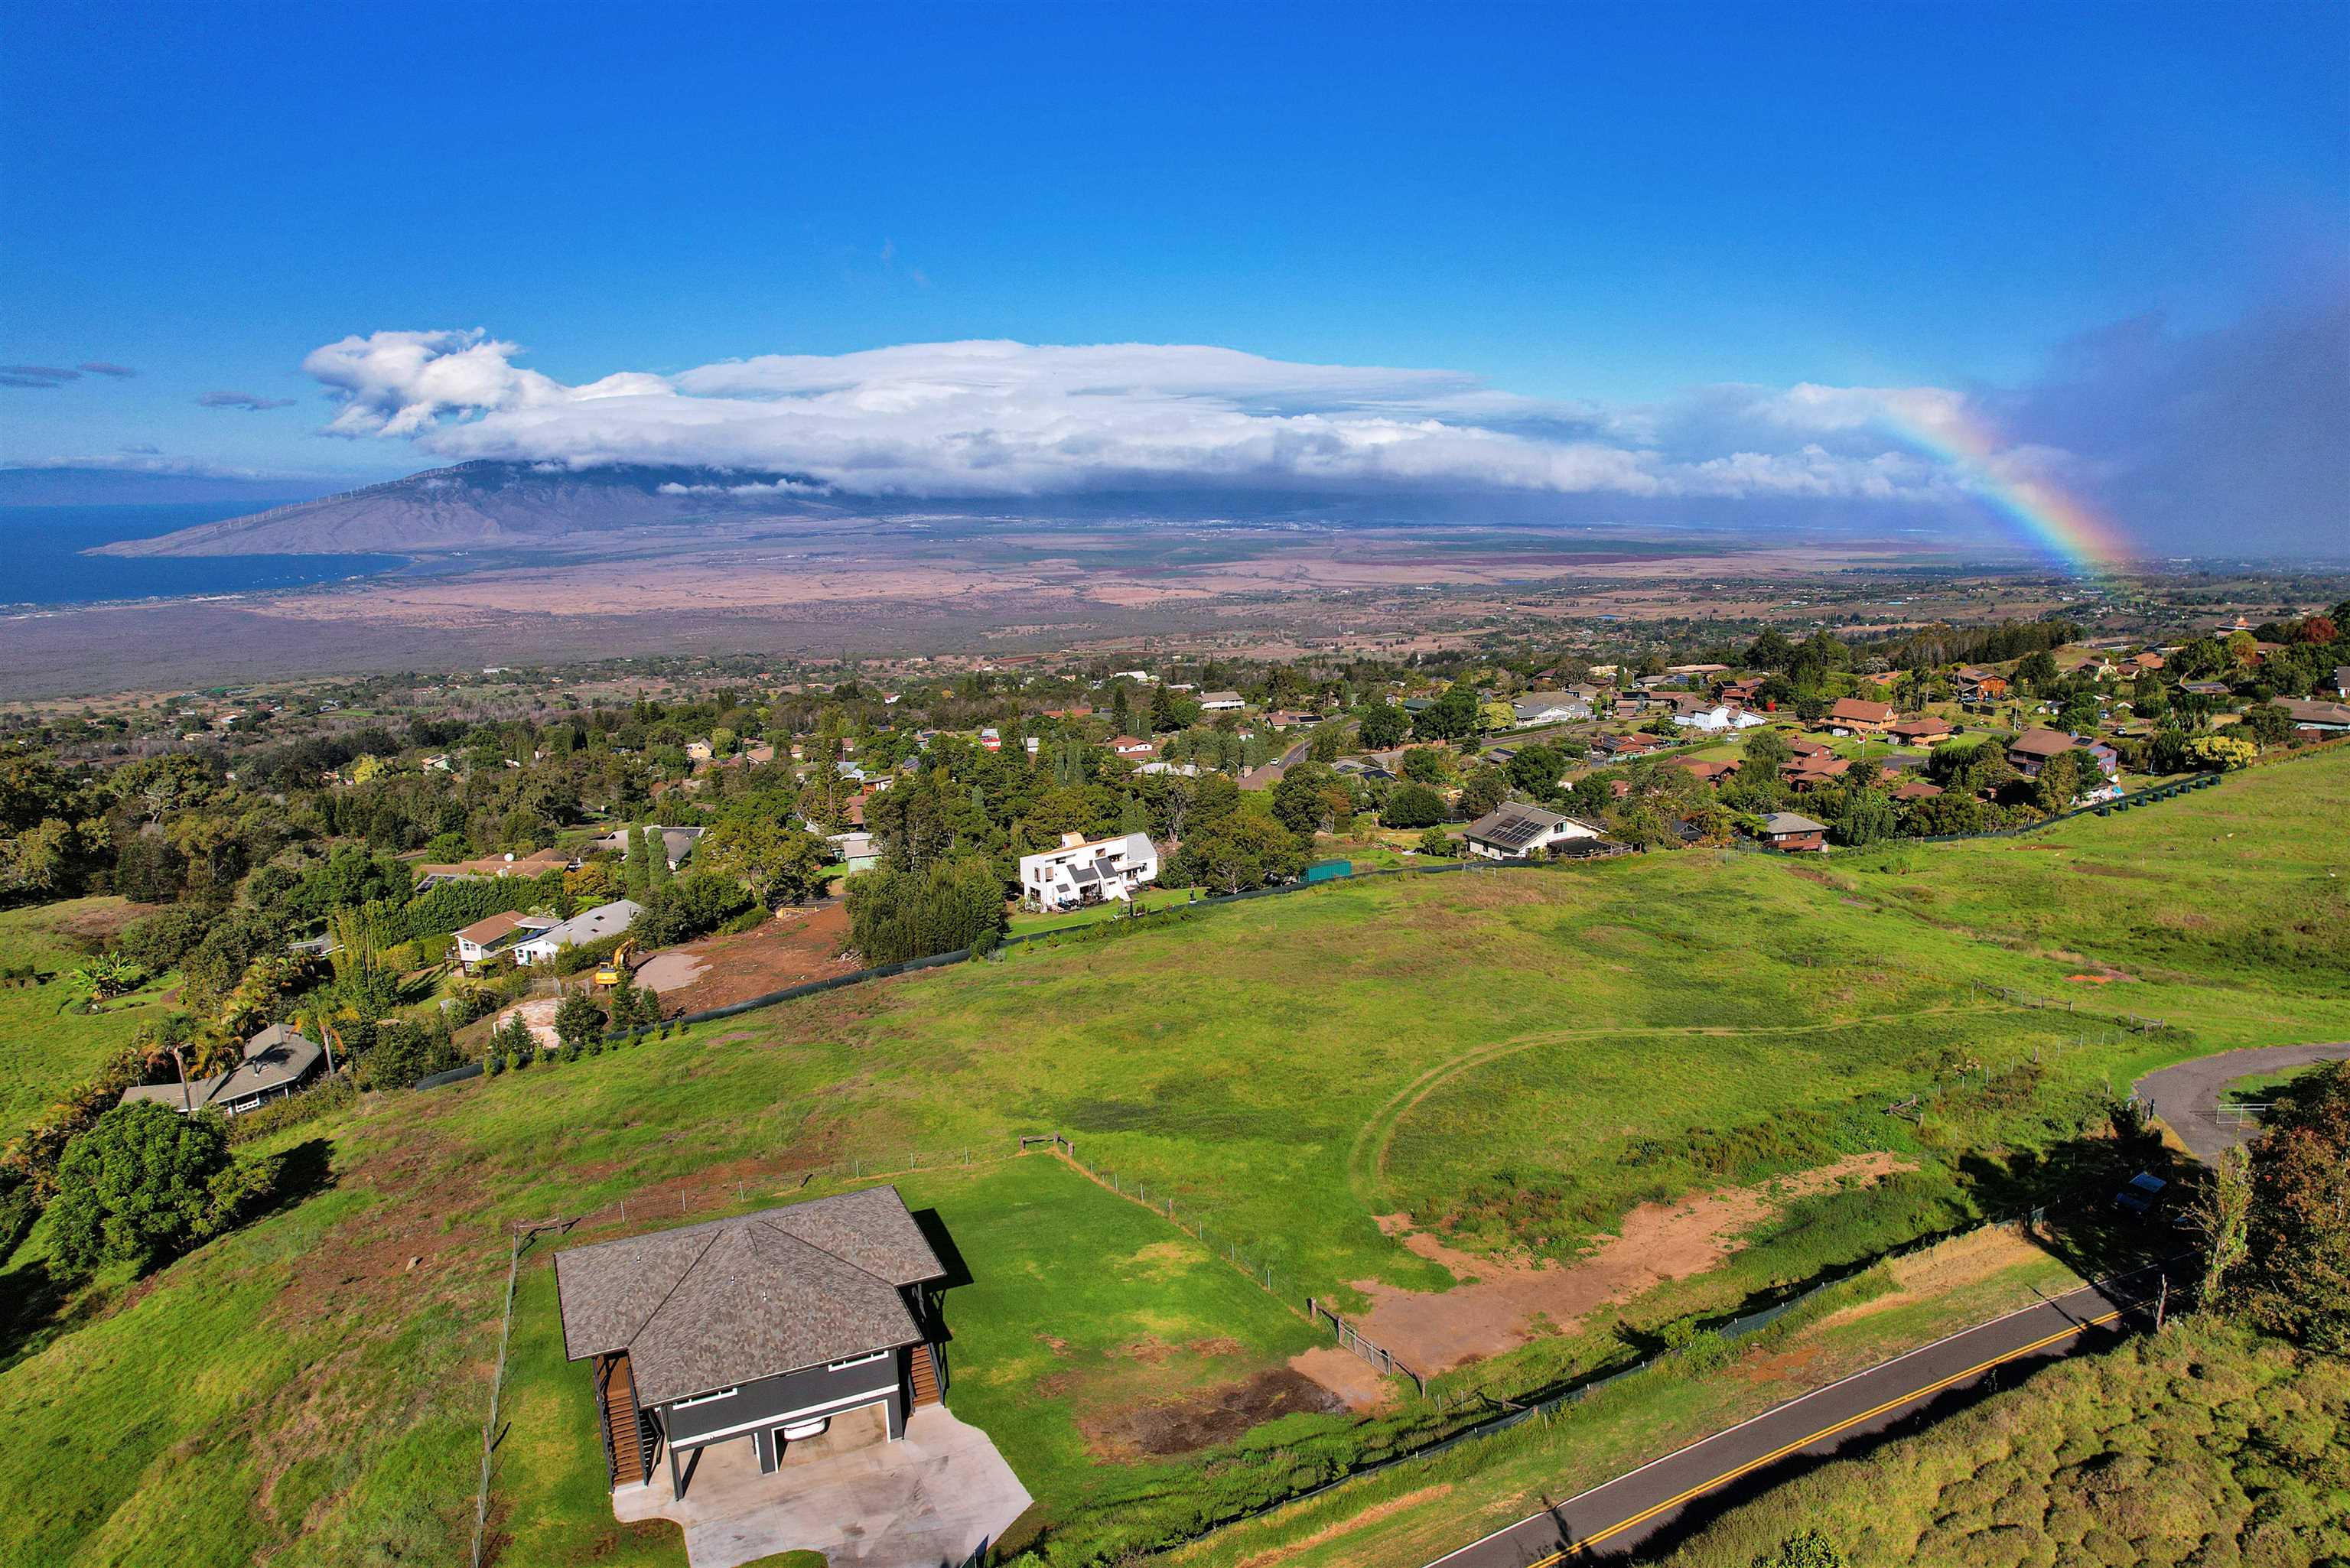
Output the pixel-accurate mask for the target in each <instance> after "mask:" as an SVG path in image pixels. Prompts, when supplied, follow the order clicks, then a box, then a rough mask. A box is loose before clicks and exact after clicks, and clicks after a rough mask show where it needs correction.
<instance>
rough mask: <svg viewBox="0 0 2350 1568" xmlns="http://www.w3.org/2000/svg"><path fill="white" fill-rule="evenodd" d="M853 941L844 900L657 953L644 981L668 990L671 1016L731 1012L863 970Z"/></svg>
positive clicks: (665, 1005)
mask: <svg viewBox="0 0 2350 1568" xmlns="http://www.w3.org/2000/svg"><path fill="white" fill-rule="evenodd" d="M847 940H848V908H847V905H845V904H843V903H842V902H840V900H838V899H837V898H836V899H833V900H831V901H829V902H827V903H822V904H810V905H806V906H805V907H803V908H799V909H785V911H784V912H783V913H782V914H780V915H777V916H776V917H775V919H772V920H769V921H767V922H765V923H764V925H761V926H759V927H758V928H756V929H753V930H748V931H737V932H736V933H734V934H733V935H732V936H720V937H703V938H702V939H700V940H696V941H691V942H688V943H686V944H685V946H683V947H681V948H672V949H671V950H669V951H667V952H663V953H657V954H655V955H654V956H653V957H652V958H651V959H650V960H649V961H647V962H646V963H645V965H644V967H643V968H641V969H639V971H637V983H638V984H639V985H650V986H651V987H652V988H653V989H654V990H655V991H658V992H660V1000H661V1012H663V1013H678V1012H702V1011H704V1010H706V1009H709V1008H712V1007H729V1006H732V1005H733V1003H735V1002H748V1001H750V1000H751V999H752V998H753V997H754V996H764V995H766V994H767V993H768V992H771V991H781V990H783V989H784V988H785V987H786V986H793V985H800V984H803V983H805V982H806V981H811V980H824V979H826V978H827V977H829V976H832V975H836V974H847V973H848V972H849V971H851V970H854V969H855V968H856V967H857V965H856V963H855V961H852V960H850V959H848V958H846V957H843V956H842V954H841V948H842V947H843V946H844V945H845V944H846V943H847Z"/></svg>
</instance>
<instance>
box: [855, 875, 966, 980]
mask: <svg viewBox="0 0 2350 1568" xmlns="http://www.w3.org/2000/svg"><path fill="white" fill-rule="evenodd" d="M848 930H849V941H850V944H851V945H852V946H854V947H855V948H856V949H857V950H858V952H859V953H860V954H862V955H863V956H864V959H865V961H866V962H867V963H868V964H887V963H903V962H904V961H907V960H909V959H917V958H928V957H930V956H931V954H933V953H943V952H952V951H954V950H956V949H958V948H967V947H970V946H972V943H974V942H975V941H978V940H981V937H982V935H983V933H985V934H986V935H989V936H995V935H1001V934H1002V932H1003V878H1002V877H999V876H997V875H996V873H995V871H994V869H993V867H990V866H989V865H988V864H987V862H986V861H984V860H983V859H981V858H979V857H977V856H975V855H971V854H957V855H951V856H949V857H946V858H944V859H941V860H934V861H932V862H931V864H930V865H929V866H926V867H923V868H922V869H921V870H920V871H895V870H889V869H886V868H877V869H875V870H871V871H864V872H859V873H858V875H856V876H854V877H850V878H849V879H848Z"/></svg>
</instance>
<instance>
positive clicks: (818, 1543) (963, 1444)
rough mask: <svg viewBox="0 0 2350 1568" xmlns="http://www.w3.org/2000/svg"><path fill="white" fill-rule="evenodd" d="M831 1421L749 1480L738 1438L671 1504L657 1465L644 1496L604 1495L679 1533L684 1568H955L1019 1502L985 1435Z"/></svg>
mask: <svg viewBox="0 0 2350 1568" xmlns="http://www.w3.org/2000/svg"><path fill="white" fill-rule="evenodd" d="M861 1420H872V1421H878V1420H879V1413H878V1412H874V1411H864V1412H855V1413H852V1414H851V1415H849V1416H847V1417H839V1418H837V1419H836V1421H835V1423H834V1428H835V1429H834V1430H832V1431H828V1432H827V1433H826V1434H825V1437H824V1438H819V1439H816V1440H814V1441H811V1442H808V1443H805V1444H799V1443H795V1444H792V1445H790V1446H789V1447H787V1448H786V1449H785V1452H784V1455H783V1456H782V1459H783V1462H782V1466H781V1468H780V1469H777V1470H776V1472H775V1474H774V1475H761V1474H760V1473H759V1462H758V1458H757V1456H756V1455H755V1454H754V1453H753V1451H752V1448H751V1443H750V1440H749V1439H748V1438H743V1439H739V1440H736V1441H733V1442H724V1443H714V1444H712V1446H711V1447H709V1448H708V1449H704V1450H702V1462H701V1463H700V1465H699V1466H697V1467H696V1468H695V1470H694V1472H693V1475H692V1477H691V1480H689V1481H688V1482H687V1485H686V1489H685V1496H684V1498H683V1499H682V1500H677V1499H673V1498H672V1497H671V1495H670V1485H669V1469H668V1466H667V1465H666V1463H664V1464H663V1465H661V1466H660V1468H659V1469H657V1470H656V1471H655V1474H654V1477H653V1480H651V1482H650V1484H648V1485H645V1486H637V1487H622V1488H621V1489H620V1490H618V1491H615V1492H614V1493H613V1494H612V1511H613V1513H614V1514H615V1515H617V1516H618V1517H619V1519H620V1520H621V1521H622V1522H624V1523H631V1522H634V1521H638V1520H645V1519H667V1520H670V1521H673V1522H675V1523H676V1524H678V1525H680V1526H681V1527H682V1528H683V1529H684V1531H685V1556H686V1561H687V1562H688V1563H691V1565H692V1568H737V1564H740V1563H750V1562H754V1561H755V1560H757V1559H759V1558H761V1557H765V1556H768V1555H770V1554H772V1553H775V1552H791V1551H806V1552H823V1553H824V1555H825V1561H826V1562H827V1563H828V1564H829V1565H830V1568H852V1565H854V1568H961V1565H962V1563H964V1562H965V1561H966V1560H968V1559H969V1558H970V1556H971V1555H972V1552H976V1551H978V1550H979V1548H980V1547H981V1546H982V1545H983V1544H984V1543H985V1542H990V1541H993V1540H994V1539H995V1538H996V1537H998V1536H1000V1535H1002V1534H1003V1531H1004V1528H1005V1527H1006V1526H1007V1525H1009V1524H1010V1523H1011V1522H1012V1521H1014V1520H1015V1519H1017V1518H1019V1517H1020V1514H1021V1511H1023V1510H1024V1509H1025V1508H1026V1507H1027V1506H1028V1504H1029V1501H1030V1499H1029V1496H1028V1489H1027V1488H1025V1487H1024V1486H1022V1485H1021V1484H1020V1480H1019V1478H1018V1477H1016V1476H1014V1474H1013V1473H1012V1467H1011V1466H1010V1465H1008V1464H1006V1463H1004V1461H1003V1455H1002V1454H1000V1453H998V1452H997V1451H996V1449H995V1445H994V1443H993V1442H992V1441H990V1440H989V1438H988V1436H987V1434H986V1433H985V1432H983V1431H981V1430H980V1429H979V1428H977V1427H973V1426H971V1425H969V1424H967V1423H965V1422H963V1421H961V1420H958V1419H956V1417H954V1415H953V1413H952V1412H951V1411H949V1410H948V1409H947V1408H946V1407H944V1406H942V1405H931V1406H926V1407H923V1408H921V1409H920V1410H917V1411H915V1412H914V1413H913V1415H912V1416H911V1417H909V1418H908V1420H907V1422H906V1436H905V1437H904V1438H902V1439H901V1440H899V1441H898V1442H895V1443H892V1442H888V1441H884V1440H879V1434H878V1433H868V1432H866V1431H864V1430H863V1428H861V1427H860V1426H859V1425H858V1423H859V1422H860V1421H861Z"/></svg>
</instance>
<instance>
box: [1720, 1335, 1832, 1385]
mask: <svg viewBox="0 0 2350 1568" xmlns="http://www.w3.org/2000/svg"><path fill="white" fill-rule="evenodd" d="M1820 1355H1821V1351H1820V1347H1819V1346H1818V1345H1797V1346H1795V1347H1794V1349H1792V1350H1782V1351H1778V1352H1776V1353H1774V1354H1773V1355H1755V1356H1748V1357H1746V1358H1744V1359H1742V1360H1741V1361H1739V1362H1738V1363H1736V1368H1737V1372H1736V1375H1737V1376H1739V1377H1740V1378H1741V1379H1742V1380H1743V1381H1745V1382H1748V1383H1756V1384H1761V1383H1780V1382H1784V1381H1787V1380H1789V1379H1792V1378H1797V1377H1804V1376H1807V1375H1808V1374H1809V1373H1810V1372H1811V1370H1812V1364H1813V1363H1814V1362H1815V1361H1817V1360H1818V1359H1819V1358H1820Z"/></svg>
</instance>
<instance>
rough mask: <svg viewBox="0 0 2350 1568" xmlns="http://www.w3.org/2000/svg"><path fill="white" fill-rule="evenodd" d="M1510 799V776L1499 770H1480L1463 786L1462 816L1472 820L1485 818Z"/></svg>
mask: <svg viewBox="0 0 2350 1568" xmlns="http://www.w3.org/2000/svg"><path fill="white" fill-rule="evenodd" d="M1509 798H1510V780H1509V776H1508V775H1507V774H1504V773H1503V772H1502V770H1501V769H1499V768H1479V769H1478V770H1477V771H1476V772H1475V773H1473V774H1470V775H1469V777H1468V780H1467V782H1465V783H1464V784H1461V815H1463V816H1467V817H1471V818H1472V819H1473V818H1475V817H1480V816H1483V815H1485V814H1486V813H1487V812H1490V811H1496V810H1499V809H1500V808H1501V805H1502V803H1503V801H1505V800H1507V799H1509Z"/></svg>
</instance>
